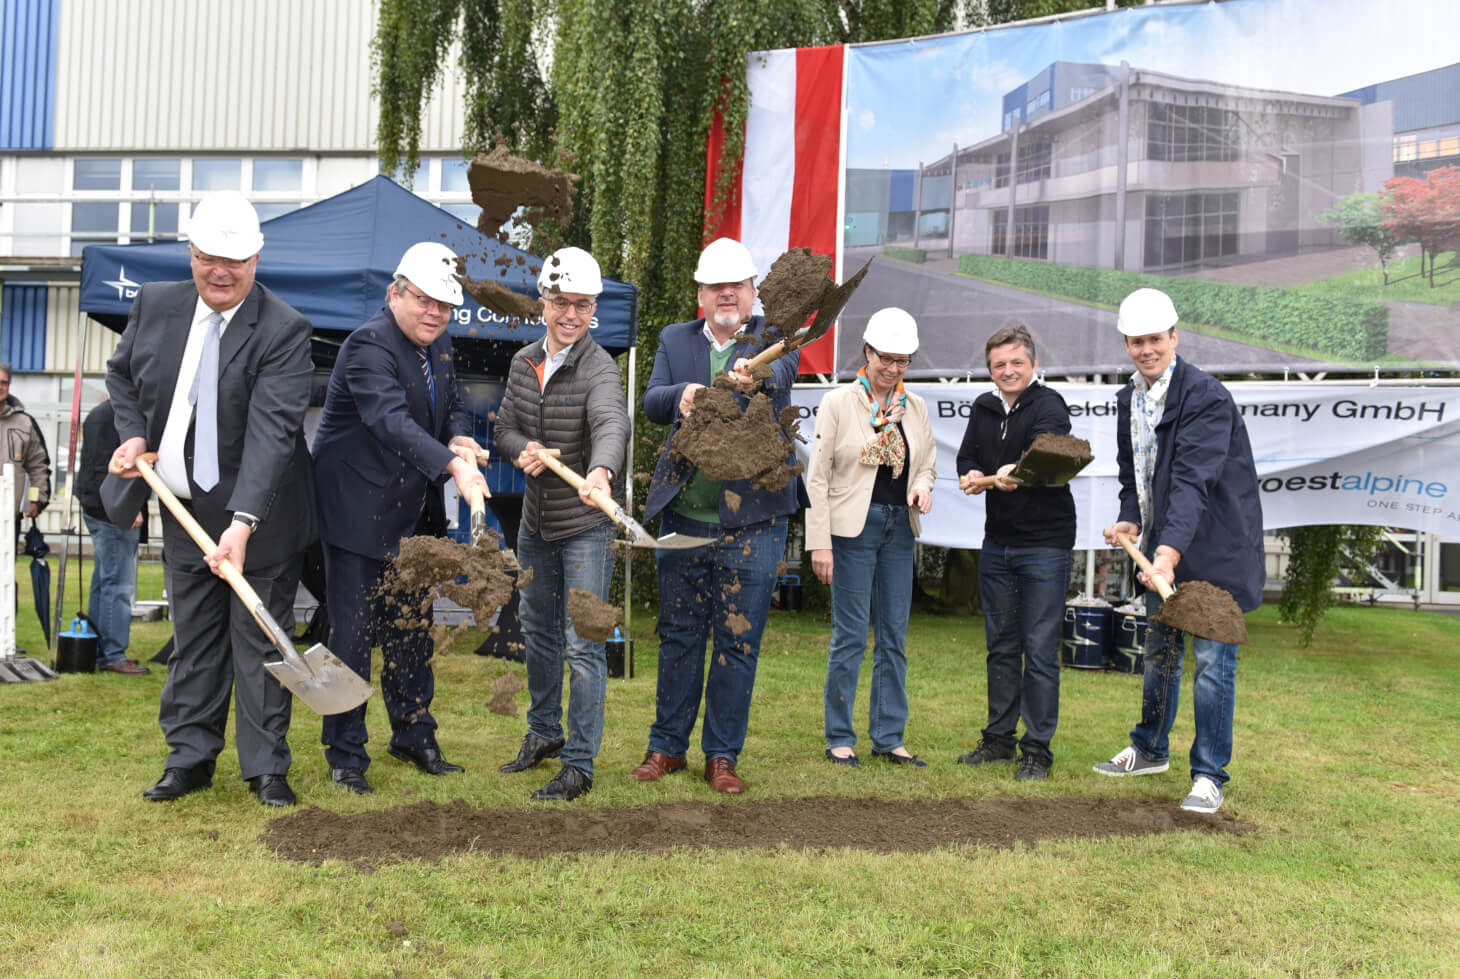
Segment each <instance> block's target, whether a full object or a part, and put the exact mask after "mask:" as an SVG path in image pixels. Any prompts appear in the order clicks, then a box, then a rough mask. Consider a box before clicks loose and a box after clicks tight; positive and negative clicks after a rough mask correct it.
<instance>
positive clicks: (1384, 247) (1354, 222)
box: [1318, 194, 1400, 286]
mask: <svg viewBox="0 0 1460 979" xmlns="http://www.w3.org/2000/svg"><path fill="white" fill-rule="evenodd" d="M1318 220H1319V221H1320V222H1321V223H1323V224H1331V225H1333V226H1334V230H1335V231H1337V232H1338V236H1339V237H1340V238H1342V239H1343V240H1344V241H1346V242H1348V243H1349V244H1350V245H1368V246H1369V247H1370V248H1372V249H1374V251H1375V252H1376V253H1377V254H1378V256H1379V267H1380V268H1381V269H1383V271H1384V284H1385V285H1386V286H1387V285H1388V284H1389V260H1390V259H1391V258H1393V257H1394V253H1395V252H1396V251H1398V250H1399V244H1400V241H1399V238H1398V236H1396V235H1395V234H1394V232H1393V231H1391V230H1390V229H1389V227H1388V226H1387V225H1386V224H1385V220H1386V215H1385V214H1384V210H1383V197H1382V195H1380V194H1350V195H1348V196H1347V197H1345V198H1344V199H1343V200H1341V201H1339V202H1338V203H1337V204H1335V205H1333V207H1331V208H1329V209H1328V210H1326V211H1324V212H1323V213H1322V214H1320V215H1318Z"/></svg>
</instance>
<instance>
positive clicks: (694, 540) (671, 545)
mask: <svg viewBox="0 0 1460 979" xmlns="http://www.w3.org/2000/svg"><path fill="white" fill-rule="evenodd" d="M713 543H715V538H713V537H691V536H689V535H688V534H679V533H675V534H665V535H664V536H663V537H660V538H659V539H658V540H654V541H653V542H652V543H650V544H649V545H647V546H649V547H654V548H658V549H659V550H661V551H687V550H689V549H690V548H691V547H704V546H705V545H706V544H713Z"/></svg>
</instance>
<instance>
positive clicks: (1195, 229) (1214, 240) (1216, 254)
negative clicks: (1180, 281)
mask: <svg viewBox="0 0 1460 979" xmlns="http://www.w3.org/2000/svg"><path fill="white" fill-rule="evenodd" d="M1237 201H1238V195H1237V194H1236V192H1234V191H1221V192H1217V193H1205V194H1150V195H1147V197H1146V229H1145V230H1146V234H1145V256H1144V262H1143V266H1144V267H1145V268H1146V269H1171V268H1182V267H1188V268H1189V267H1193V266H1200V265H1203V264H1207V263H1211V262H1215V261H1217V260H1218V259H1222V258H1226V257H1228V256H1232V255H1236V254H1237V218H1238V209H1237Z"/></svg>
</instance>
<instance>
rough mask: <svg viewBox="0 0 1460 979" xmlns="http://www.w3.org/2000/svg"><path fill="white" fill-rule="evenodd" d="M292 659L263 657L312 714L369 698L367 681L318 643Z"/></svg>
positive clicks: (266, 665) (341, 710) (336, 710)
mask: <svg viewBox="0 0 1460 979" xmlns="http://www.w3.org/2000/svg"><path fill="white" fill-rule="evenodd" d="M294 659H295V660H296V662H295V663H291V662H289V661H288V660H279V661H278V662H275V663H270V662H267V661H266V662H265V663H264V669H266V670H268V671H269V672H270V673H272V674H273V675H274V679H276V680H278V681H279V682H280V683H281V684H283V685H284V686H285V687H286V688H287V689H288V690H289V691H290V692H291V693H293V694H294V696H296V697H298V698H299V699H300V700H302V701H304V703H305V704H307V705H308V706H309V709H310V710H312V711H314V712H315V713H316V714H321V715H328V714H343V713H344V712H345V711H347V710H354V709H355V708H356V707H359V706H360V705H361V704H363V703H365V701H366V700H368V699H369V697H370V693H371V689H372V688H371V686H370V684H368V683H366V682H365V681H364V680H362V679H361V678H360V674H358V673H356V672H355V671H354V670H352V669H350V668H349V667H348V666H346V665H345V663H344V661H343V660H341V659H340V658H339V657H338V656H336V655H335V654H334V653H332V652H330V651H329V650H328V649H326V648H325V647H324V646H322V645H320V644H319V643H315V644H314V645H313V646H311V647H309V649H307V650H306V651H305V652H304V653H303V655H296V656H295V657H294Z"/></svg>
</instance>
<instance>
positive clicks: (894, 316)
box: [862, 306, 918, 357]
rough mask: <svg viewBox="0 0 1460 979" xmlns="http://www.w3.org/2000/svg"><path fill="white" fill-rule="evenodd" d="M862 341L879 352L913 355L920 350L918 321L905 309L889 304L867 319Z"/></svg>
mask: <svg viewBox="0 0 1460 979" xmlns="http://www.w3.org/2000/svg"><path fill="white" fill-rule="evenodd" d="M862 342H863V343H865V344H866V345H867V346H869V347H871V348H872V349H873V350H876V351H877V352H878V353H884V354H902V355H903V356H906V357H911V356H912V355H913V354H915V353H917V351H918V321H917V320H915V319H913V318H912V314H911V313H909V312H908V311H907V310H905V309H898V308H897V307H896V306H887V307H885V308H883V309H879V310H877V312H875V313H873V314H872V316H871V318H870V319H868V320H867V328H866V329H865V330H863V331H862Z"/></svg>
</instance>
